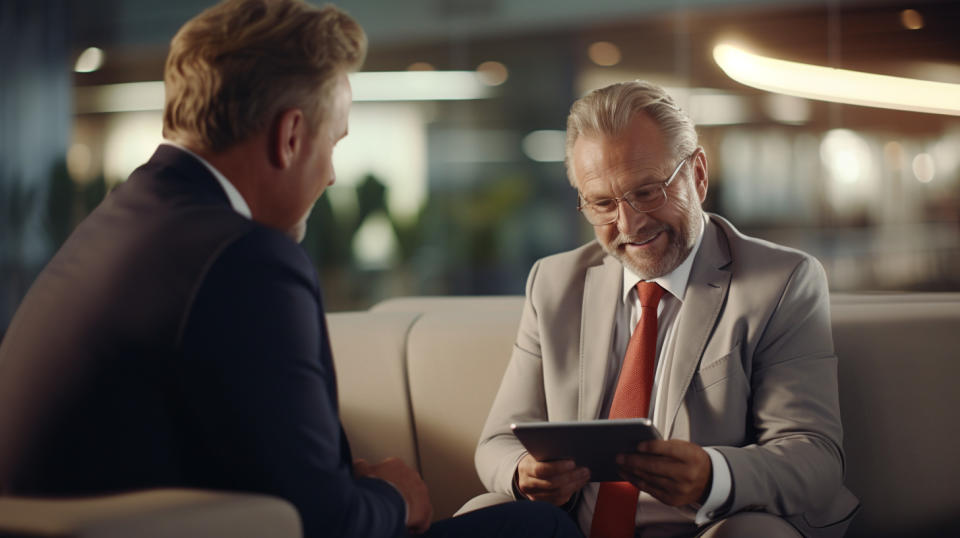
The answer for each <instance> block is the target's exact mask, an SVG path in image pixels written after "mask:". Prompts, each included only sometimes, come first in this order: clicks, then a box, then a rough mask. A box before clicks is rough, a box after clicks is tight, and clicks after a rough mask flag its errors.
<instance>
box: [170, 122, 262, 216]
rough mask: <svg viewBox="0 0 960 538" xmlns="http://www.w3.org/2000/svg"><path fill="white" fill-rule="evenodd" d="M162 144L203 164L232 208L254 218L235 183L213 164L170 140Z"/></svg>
mask: <svg viewBox="0 0 960 538" xmlns="http://www.w3.org/2000/svg"><path fill="white" fill-rule="evenodd" d="M161 144H166V145H168V146H173V147H175V148H177V149H179V150H180V151H182V152H184V153H188V154H190V155H192V156H193V157H194V158H195V159H197V160H198V161H200V162H201V163H203V165H204V166H206V167H207V170H209V171H210V173H211V174H213V177H215V178H216V179H217V183H219V184H220V187H221V188H222V189H223V192H224V193H226V195H227V199H228V200H230V206H231V207H233V210H234V211H236V212H237V213H240V214H241V215H243V216H244V217H247V218H248V219H252V218H253V214H252V213H251V212H250V206H249V205H247V201H246V200H244V199H243V195H241V194H240V191H238V190H237V188H236V187H234V186H233V183H230V180H229V179H227V176H225V175H223V174H221V173H220V170H217V169H216V168H214V167H213V165H212V164H210V163H208V162H207V161H206V160H205V159H204V158H203V157H201V156H199V155H197V154H196V153H194V152H192V151H190V150H189V149H187V148H185V147H183V146H181V145H180V144H177V143H176V142H171V141H169V140H164V141H163V142H161Z"/></svg>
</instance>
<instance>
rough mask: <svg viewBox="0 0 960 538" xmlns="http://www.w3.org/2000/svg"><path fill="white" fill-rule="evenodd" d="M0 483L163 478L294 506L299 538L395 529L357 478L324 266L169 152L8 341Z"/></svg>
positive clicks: (71, 489) (73, 248)
mask: <svg viewBox="0 0 960 538" xmlns="http://www.w3.org/2000/svg"><path fill="white" fill-rule="evenodd" d="M0 486H2V488H3V489H4V490H6V491H8V492H13V493H18V494H34V495H36V494H39V495H65V494H66V495H73V494H88V493H100V492H112V491H123V490H130V489H137V488H146V487H157V486H188V487H201V488H215V489H225V490H242V491H254V492H262V493H268V494H274V495H278V496H280V497H283V498H285V499H287V500H289V501H291V502H292V503H293V504H294V505H295V506H296V507H297V509H298V511H299V513H300V516H301V519H302V521H303V524H304V531H305V536H307V537H316V536H363V537H375V536H398V535H403V534H404V533H405V528H404V527H405V521H404V519H405V506H404V502H403V499H402V497H401V496H400V494H399V493H398V492H397V491H396V490H395V489H394V488H393V487H392V486H390V485H389V484H387V483H386V482H384V481H381V480H377V479H370V478H354V477H353V476H352V461H351V455H350V448H349V444H348V442H347V439H346V437H345V435H344V432H343V429H342V427H341V424H340V420H339V417H338V410H337V386H336V375H335V372H334V366H333V361H332V358H331V351H330V345H329V341H328V335H327V329H326V323H325V318H324V311H323V303H322V299H321V294H320V288H319V283H318V280H317V276H316V271H315V269H314V267H313V265H312V263H311V262H310V260H309V259H308V258H307V256H306V254H305V252H304V250H303V249H302V248H301V247H300V246H299V245H297V244H296V243H294V242H293V241H292V240H291V239H289V238H287V237H286V236H285V235H283V234H281V233H280V232H278V231H276V230H273V229H270V228H267V227H264V226H262V225H260V224H257V223H255V222H253V221H250V220H248V219H246V218H244V217H243V216H241V215H239V214H237V213H236V212H235V211H233V209H232V208H231V207H230V204H229V201H228V200H227V198H226V196H225V194H224V193H223V191H222V189H221V188H220V186H219V185H218V184H217V182H216V179H215V178H214V177H213V176H212V175H211V174H210V173H209V171H208V170H207V169H206V168H205V167H204V166H203V164H202V163H200V162H199V161H198V160H196V159H195V158H193V157H192V156H190V155H189V154H187V153H185V152H183V151H181V150H179V149H177V148H175V147H172V146H168V145H162V146H160V148H158V150H157V151H156V153H155V154H154V155H153V157H152V158H151V159H150V161H149V162H147V163H146V164H145V165H143V166H142V167H140V168H138V169H137V170H136V171H135V172H134V173H133V174H132V175H131V177H130V179H129V180H128V181H127V182H126V183H124V184H123V185H121V186H119V187H118V188H117V189H115V190H114V191H113V192H112V193H111V194H110V195H109V196H108V197H107V198H106V200H105V201H104V202H103V203H102V204H101V205H100V206H99V207H98V208H97V209H96V210H95V211H94V212H93V213H91V215H90V216H89V217H88V218H87V219H85V220H84V222H82V223H81V224H80V226H78V228H77V230H76V231H75V232H74V233H73V234H72V235H71V237H70V238H69V239H68V240H67V242H66V243H65V244H64V246H63V248H61V249H60V251H59V252H58V253H57V254H56V256H55V257H54V258H53V260H51V262H50V263H49V264H48V266H47V267H46V268H45V269H44V270H43V272H42V273H41V274H40V276H39V277H38V278H37V280H36V282H35V283H34V285H33V286H32V288H31V290H30V291H29V293H28V294H27V296H26V297H25V299H24V301H23V302H22V304H21V305H20V307H19V309H18V311H17V313H16V315H15V316H14V319H13V321H12V322H11V325H10V327H9V329H8V332H7V334H6V336H5V338H4V341H3V343H2V346H0Z"/></svg>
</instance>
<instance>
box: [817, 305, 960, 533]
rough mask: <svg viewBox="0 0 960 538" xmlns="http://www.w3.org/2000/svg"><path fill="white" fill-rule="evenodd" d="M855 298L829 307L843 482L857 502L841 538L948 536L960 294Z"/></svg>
mask: <svg viewBox="0 0 960 538" xmlns="http://www.w3.org/2000/svg"><path fill="white" fill-rule="evenodd" d="M921 295H925V296H926V297H921ZM859 299H860V300H850V298H849V297H840V298H838V300H834V301H833V304H832V316H833V338H834V346H835V348H836V351H837V356H838V357H839V379H840V410H841V414H842V418H843V429H844V442H843V444H844V449H845V451H846V480H845V482H846V484H847V487H849V488H850V490H851V491H853V493H854V494H856V495H857V496H858V497H859V498H860V502H861V505H862V509H861V512H860V514H859V515H858V516H857V518H856V519H855V520H854V522H853V525H852V526H851V528H850V531H849V533H848V536H940V535H942V532H944V531H946V530H948V529H949V530H951V533H952V532H955V531H956V529H955V527H956V518H957V514H960V496H958V495H957V493H956V489H957V484H958V483H960V465H957V463H956V452H957V446H958V445H960V427H958V425H957V422H956V420H955V417H956V414H955V410H956V409H957V408H960V391H957V389H956V386H955V385H956V379H957V378H958V377H960V360H958V350H960V294H909V295H902V296H898V295H892V296H891V295H887V296H870V295H866V296H862V297H860V298H859Z"/></svg>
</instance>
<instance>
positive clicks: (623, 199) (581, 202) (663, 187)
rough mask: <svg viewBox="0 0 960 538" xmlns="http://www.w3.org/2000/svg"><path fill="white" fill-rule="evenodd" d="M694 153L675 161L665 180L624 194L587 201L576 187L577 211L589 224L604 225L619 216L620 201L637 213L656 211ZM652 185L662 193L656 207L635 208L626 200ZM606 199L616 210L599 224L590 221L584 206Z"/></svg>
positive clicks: (615, 220) (664, 201)
mask: <svg viewBox="0 0 960 538" xmlns="http://www.w3.org/2000/svg"><path fill="white" fill-rule="evenodd" d="M696 154H697V152H696V151H694V152H693V153H691V154H690V155H687V156H686V157H684V158H682V159H680V162H679V163H677V167H676V168H674V170H673V173H672V174H670V177H668V178H667V179H666V180H664V181H659V182H654V183H647V184H646V185H644V186H642V187H640V188H637V189H633V190H631V191H628V192H627V193H626V194H625V195H624V196H613V197H611V198H601V199H600V200H597V201H595V202H588V201H587V199H586V198H585V197H584V196H583V193H581V192H580V189H577V211H579V212H580V214H581V215H583V218H584V219H586V220H587V222H589V223H590V225H591V226H606V225H608V224H613V223H614V222H617V220H618V219H619V218H620V202H624V203H626V204H627V205H628V206H630V209H632V210H634V211H635V212H637V213H650V212H653V211H656V210H658V209H660V208H661V207H663V206H665V205H667V201H668V200H669V199H670V198H669V196H667V187H669V186H670V184H671V183H673V180H674V179H675V178H676V177H677V174H678V173H680V169H681V168H683V164H684V163H685V162H687V161H688V160H690V157H693V156H694V155H696ZM652 186H657V187H660V191H661V192H662V193H663V203H661V204H660V205H658V206H657V207H654V208H652V209H637V208H635V207H633V204H631V203H630V201H629V200H627V196H626V195H629V194H631V193H634V192H637V191H639V190H642V189H646V188H649V187H652ZM606 201H613V202H616V207H617V210H616V211H615V212H614V213H613V218H612V219H610V220H609V221H607V222H602V223H600V224H594V223H592V222H590V219H589V218H588V217H587V215H586V213H584V212H583V209H584V207H585V206H589V205H593V204H596V203H597V202H606Z"/></svg>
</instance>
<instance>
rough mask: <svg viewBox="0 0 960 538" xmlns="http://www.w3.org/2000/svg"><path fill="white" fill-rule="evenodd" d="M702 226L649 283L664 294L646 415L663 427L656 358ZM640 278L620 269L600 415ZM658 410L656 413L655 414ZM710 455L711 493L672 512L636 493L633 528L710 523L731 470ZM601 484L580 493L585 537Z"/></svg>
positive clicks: (669, 346) (668, 334)
mask: <svg viewBox="0 0 960 538" xmlns="http://www.w3.org/2000/svg"><path fill="white" fill-rule="evenodd" d="M705 225H706V217H704V220H703V221H701V225H700V233H699V234H698V235H697V241H696V243H695V244H694V246H693V249H692V250H691V251H690V254H689V255H688V256H687V258H686V259H685V260H684V261H683V263H681V264H680V265H679V266H678V267H677V268H676V269H674V270H673V271H671V272H670V273H668V274H666V275H664V276H662V277H659V278H655V279H653V280H652V282H656V283H657V284H659V285H660V286H661V287H662V288H663V289H664V290H665V291H666V293H664V294H663V298H661V299H660V304H659V305H658V307H657V354H656V357H657V359H656V360H657V366H656V374H655V376H654V381H653V389H652V392H651V394H650V413H649V415H648V416H649V417H651V420H653V422H654V424H662V423H663V415H662V414H659V413H662V411H661V410H662V409H663V408H664V407H665V405H666V401H665V398H666V394H665V391H664V390H662V389H663V387H661V386H660V382H661V380H662V379H663V376H662V375H661V373H662V371H663V369H664V368H665V362H666V361H662V360H660V358H661V357H671V356H673V355H672V351H673V347H674V346H675V342H674V338H675V333H676V325H677V324H676V323H675V322H676V319H677V314H678V312H679V311H680V307H681V306H682V305H683V296H684V294H685V293H686V289H687V282H688V281H689V280H690V270H691V268H692V267H693V260H694V258H696V255H697V251H699V250H700V243H701V242H702V240H703V231H704V229H705ZM642 280H643V279H641V278H640V277H639V276H637V275H635V274H634V273H633V271H631V270H629V269H627V268H626V267H624V268H623V292H622V296H621V300H620V301H618V302H617V312H616V321H615V325H614V330H613V339H612V345H611V346H610V354H609V360H608V362H607V376H606V379H607V386H606V389H605V390H604V397H603V406H602V408H601V415H600V416H602V417H607V416H609V414H610V406H611V404H612V403H613V394H614V392H615V391H616V388H617V378H618V377H619V375H620V367H621V365H622V363H623V358H624V355H626V353H627V345H628V344H629V342H630V336H631V335H632V334H633V330H634V328H636V326H637V323H639V322H640V313H641V309H640V298H639V296H638V295H637V290H636V287H637V283H638V282H641V281H642ZM658 411H659V413H658ZM705 450H706V452H707V454H708V455H709V456H710V462H711V465H712V467H713V480H712V484H711V488H710V493H709V495H708V496H707V500H706V502H705V503H704V504H703V505H702V506H700V507H699V509H698V510H696V511H694V509H693V508H692V507H690V506H683V507H678V508H674V507H672V506H667V505H666V504H663V503H661V502H660V501H658V500H657V499H655V498H653V497H652V496H651V495H650V494H648V493H646V492H641V493H640V500H639V503H638V506H637V515H636V524H637V526H638V527H639V526H645V525H650V524H656V523H691V522H692V523H696V524H698V525H701V524H703V523H706V522H707V521H710V519H712V516H711V514H712V512H714V511H715V510H716V509H718V508H720V507H721V506H722V505H723V503H724V502H726V500H727V497H729V496H730V488H731V484H732V482H731V478H730V467H729V465H727V461H726V460H725V459H724V458H723V456H722V455H720V453H719V452H717V451H716V450H713V449H711V448H705ZM599 488H600V485H599V483H598V482H591V483H590V484H588V485H587V486H586V487H585V488H584V489H583V500H582V501H581V502H580V507H579V510H578V513H577V519H578V521H579V523H580V528H581V529H583V531H584V533H585V534H586V535H587V536H589V534H590V526H591V524H592V521H593V512H594V508H595V505H596V502H597V492H598V491H599Z"/></svg>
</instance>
